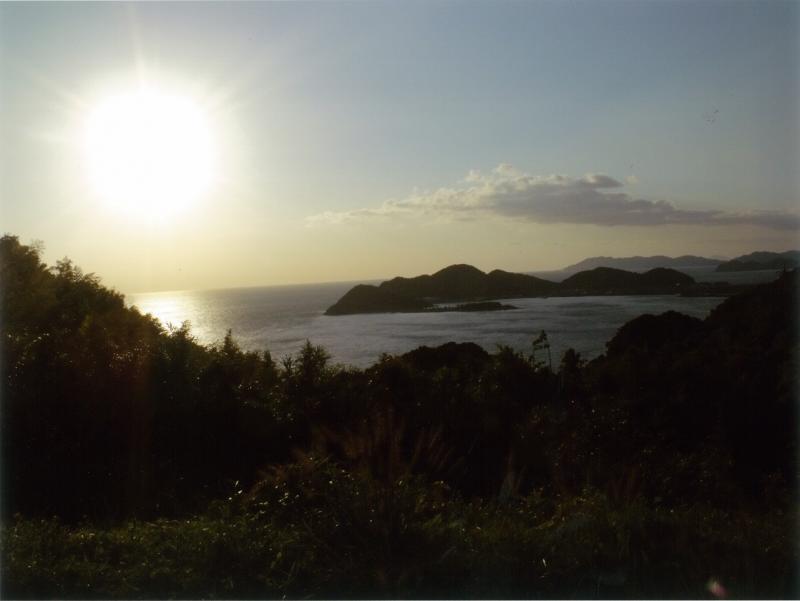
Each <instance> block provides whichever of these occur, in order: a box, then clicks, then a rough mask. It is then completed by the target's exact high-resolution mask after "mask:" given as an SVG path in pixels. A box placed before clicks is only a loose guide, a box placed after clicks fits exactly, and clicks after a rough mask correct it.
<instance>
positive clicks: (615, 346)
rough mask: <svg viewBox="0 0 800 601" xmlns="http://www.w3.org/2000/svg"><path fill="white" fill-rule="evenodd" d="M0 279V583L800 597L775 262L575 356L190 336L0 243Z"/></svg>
mask: <svg viewBox="0 0 800 601" xmlns="http://www.w3.org/2000/svg"><path fill="white" fill-rule="evenodd" d="M475 271H477V270H475ZM471 273H472V275H473V276H475V277H474V281H475V282H485V283H486V285H487V286H489V285H494V284H490V282H493V281H503V282H506V283H508V284H509V285H513V286H514V287H516V289H517V290H518V291H519V293H520V294H523V293H524V294H527V293H528V291H529V290H532V289H536V290H541V291H543V292H544V291H545V290H547V289H548V287H549V286H553V284H552V283H549V282H546V283H541V282H544V281H543V280H542V281H538V280H536V279H535V278H534V279H533V280H529V279H527V276H520V275H519V274H502V273H501V274H500V275H499V276H498V275H495V276H492V273H495V272H492V273H490V274H484V276H485V277H480V276H479V275H478V274H475V273H474V272H471ZM0 277H1V278H2V286H1V287H0V310H1V311H2V321H1V322H0V323H1V326H2V390H1V392H2V397H0V399H1V402H2V407H1V408H2V413H1V414H0V435H1V436H0V444H2V473H1V474H0V475H1V476H2V508H1V510H2V529H1V530H0V536H1V540H2V550H1V553H2V557H1V559H2V562H1V563H0V566H1V567H0V570H1V572H2V580H1V584H2V593H3V596H4V597H6V598H61V599H68V598H76V599H77V598H80V599H88V598H100V599H112V598H114V599H116V598H235V599H243V598H320V597H321V598H385V597H400V598H423V597H425V598H598V597H612V598H667V597H668V598H674V597H682V598H708V597H709V596H710V595H711V594H714V595H716V596H721V595H722V594H724V595H729V596H731V597H743V598H759V597H768V598H784V597H785V598H793V597H796V596H797V595H798V592H800V591H798V580H797V565H798V564H797V560H798V552H797V545H796V540H795V537H796V532H797V531H796V528H795V527H796V525H797V520H796V518H797V501H798V499H797V484H798V482H797V468H798V465H797V428H796V425H797V400H798V399H797V392H798V384H800V382H798V354H797V350H798V319H797V315H798V302H797V301H798V287H799V286H800V276H799V275H798V273H797V272H795V271H792V272H787V273H784V274H783V275H782V276H781V277H780V278H779V279H778V280H776V281H775V282H772V283H769V284H764V285H759V286H754V287H752V288H749V289H747V290H745V291H744V292H742V293H740V294H737V295H734V296H731V297H730V298H728V299H726V300H724V301H723V302H722V303H721V304H720V305H719V306H718V307H717V308H716V309H715V310H713V311H712V312H711V314H710V315H709V316H708V317H707V318H706V319H705V320H699V319H694V318H691V317H687V316H685V315H681V314H678V313H675V312H668V313H665V314H662V315H643V316H641V317H639V318H636V319H634V320H632V321H630V322H628V323H627V324H625V325H624V326H623V327H621V328H620V329H619V331H618V332H617V334H616V335H615V336H614V337H613V338H612V339H611V340H609V341H608V343H607V346H606V352H605V353H604V354H603V355H602V356H600V357H598V358H596V359H594V360H592V361H589V362H587V361H585V360H584V359H583V358H582V357H581V356H580V355H579V354H578V353H576V352H575V351H572V350H570V351H567V352H566V353H565V354H564V355H563V356H562V357H550V355H549V350H550V349H549V345H548V339H547V335H546V333H542V334H541V335H540V336H538V337H537V338H536V339H535V340H532V341H531V348H530V351H529V352H528V353H520V352H515V351H514V350H512V349H510V348H508V347H500V348H498V349H497V350H496V351H494V352H491V353H490V352H487V351H486V350H484V349H483V348H481V347H479V346H477V345H475V344H469V343H466V344H455V343H450V344H446V345H443V346H440V347H436V348H428V347H421V348H418V349H416V350H414V351H411V352H409V353H406V354H403V355H398V356H391V355H384V356H383V357H381V359H380V360H379V361H377V362H376V363H375V364H374V365H372V366H370V367H368V368H366V369H356V368H353V367H348V366H341V365H333V364H331V362H330V360H329V358H328V355H327V353H326V352H325V350H324V349H322V348H320V347H317V346H314V345H312V344H311V343H307V344H306V346H305V347H304V348H303V349H302V351H300V352H299V353H298V354H296V355H295V356H291V357H284V358H281V359H279V360H276V359H275V358H273V357H272V356H271V355H270V353H269V352H268V351H266V350H264V351H262V352H246V351H243V350H242V349H241V348H240V347H239V346H238V345H237V343H236V341H235V339H234V337H233V336H232V335H231V334H229V335H228V336H226V337H225V339H224V340H222V341H220V342H219V343H218V344H215V345H211V346H203V345H200V344H198V343H197V342H196V341H195V340H194V338H193V336H192V333H191V330H190V328H189V327H188V325H184V326H183V327H179V328H168V329H165V328H164V327H163V326H162V325H161V324H159V323H158V322H157V321H156V320H155V319H154V318H153V317H151V316H149V315H142V314H140V313H139V312H138V311H137V310H136V309H135V308H127V307H126V306H125V303H124V299H123V297H122V295H120V294H119V293H117V292H115V291H113V290H109V289H108V288H106V287H104V286H103V285H102V284H101V283H100V281H99V279H98V278H97V277H95V276H93V275H86V274H83V273H82V272H81V270H80V269H79V268H78V267H76V266H75V265H74V264H73V263H71V262H69V261H68V260H64V261H60V262H58V263H57V264H56V265H55V266H53V267H48V266H46V265H45V264H43V263H42V261H41V259H40V256H39V252H38V250H37V249H36V248H33V247H30V246H25V245H23V244H20V242H19V241H18V239H17V238H15V237H13V236H4V237H3V238H2V239H0ZM426 277H430V276H426ZM609 277H611V276H609ZM613 277H617V276H616V275H614V276H613ZM620 277H621V276H620ZM625 277H627V276H625ZM457 279H458V281H465V280H462V279H460V278H457ZM392 281H393V282H395V281H394V280H392ZM614 282H616V280H614ZM417 283H419V284H421V285H423V286H429V285H430V286H432V285H435V281H434V284H431V283H428V281H427V280H424V279H423V280H421V281H418V282H417ZM406 285H407V284H406V283H404V282H402V281H401V282H395V283H394V284H392V285H390V286H386V287H385V288H384V287H383V286H382V287H381V288H378V290H381V289H383V290H384V291H385V292H387V293H388V292H390V293H396V292H397V291H398V290H402V289H404V288H403V286H406ZM412 285H416V284H412ZM482 285H483V284H482ZM570 285H571V286H575V287H579V286H582V285H585V283H584V282H581V281H580V280H578V281H573V283H572V284H570ZM614 285H618V284H617V283H614ZM426 290H427V289H426ZM506 290H507V289H506ZM473 291H474V290H473V289H472V288H470V287H469V286H467V287H465V288H464V289H463V290H459V291H458V295H464V294H465V293H472V292H473Z"/></svg>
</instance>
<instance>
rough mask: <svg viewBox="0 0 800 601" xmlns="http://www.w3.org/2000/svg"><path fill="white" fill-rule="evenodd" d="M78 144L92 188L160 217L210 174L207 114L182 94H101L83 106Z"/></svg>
mask: <svg viewBox="0 0 800 601" xmlns="http://www.w3.org/2000/svg"><path fill="white" fill-rule="evenodd" d="M84 149H85V158H86V165H87V172H88V178H89V182H90V184H91V187H92V189H93V190H94V192H95V193H96V194H97V195H98V196H99V197H100V198H102V200H103V201H104V202H106V203H108V204H110V205H111V206H113V207H115V208H117V209H119V210H121V211H123V212H124V213H126V214H127V215H128V216H130V217H134V218H138V219H144V220H150V221H163V220H164V219H166V218H169V217H172V216H174V215H176V214H178V213H181V212H183V211H185V210H187V209H188V208H189V207H191V206H192V205H193V204H194V203H196V202H197V201H198V200H200V199H201V198H202V197H203V196H204V195H205V194H207V193H208V192H209V191H210V189H211V187H212V185H213V183H214V180H215V152H214V150H215V149H214V144H213V140H212V136H211V130H210V127H209V124H208V119H207V118H206V115H205V113H204V111H203V110H202V108H201V107H200V105H198V103H196V102H194V101H192V99H190V98H188V97H183V96H180V95H175V94H171V93H168V92H165V91H162V90H159V89H154V88H145V87H143V88H137V89H134V90H132V91H128V92H123V93H119V94H116V95H111V96H108V97H106V98H104V99H102V100H101V101H99V102H97V103H96V104H95V105H94V106H93V107H92V108H91V110H90V111H89V112H88V115H87V118H86V123H85V131H84Z"/></svg>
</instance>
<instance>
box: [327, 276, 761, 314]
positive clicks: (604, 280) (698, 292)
mask: <svg viewBox="0 0 800 601" xmlns="http://www.w3.org/2000/svg"><path fill="white" fill-rule="evenodd" d="M746 287H747V286H746V285H732V284H728V283H727V282H715V283H698V282H696V281H695V280H694V278H692V277H691V276H689V275H687V274H685V273H682V272H680V271H677V270H675V269H670V268H664V267H657V268H655V269H651V270H649V271H646V272H644V273H636V272H631V271H625V270H622V269H614V268H611V267H595V268H594V269H590V270H587V271H581V272H578V273H575V274H573V275H571V276H569V277H567V278H566V279H564V280H563V281H561V282H555V281H551V280H546V279H543V278H539V277H536V276H532V275H526V274H521V273H510V272H506V271H502V270H499V269H496V270H494V271H491V272H489V273H484V272H483V271H481V270H479V269H477V268H476V267H473V266H472V265H465V264H459V265H451V266H449V267H445V268H444V269H441V270H440V271H437V272H436V273H434V274H432V275H420V276H416V277H413V278H402V277H395V278H392V279H390V280H387V281H385V282H382V283H381V284H379V285H377V286H374V285H367V284H359V285H357V286H354V287H353V288H351V289H350V290H349V291H348V292H347V293H345V294H344V296H342V297H341V298H340V299H339V300H338V301H337V302H336V303H334V304H333V305H331V306H330V307H328V309H327V311H326V312H325V314H326V315H354V314H362V313H415V312H428V311H495V310H502V309H505V308H510V307H509V306H503V305H500V304H499V303H496V302H495V303H492V302H488V301H492V300H496V299H510V298H536V297H551V296H563V297H569V296H626V295H645V294H681V295H685V296H729V295H731V294H733V293H735V292H739V291H741V290H742V289H744V288H746ZM442 303H466V304H458V305H455V306H453V307H444V308H443V307H439V308H437V304H442Z"/></svg>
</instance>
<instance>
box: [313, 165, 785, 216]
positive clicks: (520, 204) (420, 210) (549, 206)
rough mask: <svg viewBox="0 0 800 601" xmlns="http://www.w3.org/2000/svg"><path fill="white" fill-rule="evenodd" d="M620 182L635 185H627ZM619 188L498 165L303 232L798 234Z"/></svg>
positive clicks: (604, 178) (606, 181) (597, 179)
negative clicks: (549, 226)
mask: <svg viewBox="0 0 800 601" xmlns="http://www.w3.org/2000/svg"><path fill="white" fill-rule="evenodd" d="M627 179H628V183H629V184H632V183H635V182H634V180H632V179H630V178H627ZM623 187H624V184H623V183H622V182H620V181H618V180H616V179H614V178H613V177H610V176H608V175H604V174H602V173H588V174H586V175H584V176H583V177H579V178H574V177H568V176H565V175H544V176H542V175H529V174H527V173H524V172H521V171H519V170H517V169H516V168H514V167H513V166H512V165H509V164H506V163H503V164H501V165H498V166H497V167H495V168H494V169H493V170H492V171H491V172H490V173H487V174H484V173H481V172H480V171H476V170H471V171H470V172H469V173H468V174H467V176H466V177H465V178H464V180H463V181H462V182H460V183H459V184H457V185H455V186H453V187H445V188H438V189H436V190H432V191H425V192H419V191H415V192H413V193H412V194H410V195H409V196H407V197H406V198H402V199H399V200H389V201H386V202H384V203H383V204H381V205H379V206H377V207H375V208H364V209H358V210H355V211H348V212H326V213H322V214H320V215H314V216H312V217H309V218H308V220H307V223H309V224H310V225H313V224H321V223H332V224H339V223H346V222H353V221H361V220H365V219H381V218H383V219H386V218H392V219H394V218H397V217H403V216H415V215H422V216H428V217H430V216H439V217H448V218H460V219H472V218H478V217H485V216H499V217H506V218H511V219H517V220H526V221H531V222H536V223H575V224H594V225H605V226H625V225H629V226H630V225H636V226H657V225H670V224H690V225H708V226H710V225H735V224H747V225H756V226H761V227H765V228H770V229H777V230H795V229H798V228H800V216H799V215H798V214H797V213H794V212H789V211H744V212H727V211H720V210H692V209H681V208H677V207H675V206H674V205H673V204H672V203H670V202H668V201H665V200H648V199H644V198H635V197H632V196H631V195H630V194H628V193H627V192H624V191H623V190H622V188H623Z"/></svg>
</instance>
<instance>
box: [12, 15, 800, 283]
mask: <svg viewBox="0 0 800 601" xmlns="http://www.w3.org/2000/svg"><path fill="white" fill-rule="evenodd" d="M799 33H800V5H798V3H796V2H769V1H767V2H744V1H736V0H731V1H725V2H714V1H700V0H694V1H691V2H680V1H677V0H673V1H668V2H667V1H663V2H662V1H648V2H645V1H637V2H633V1H604V0H600V1H598V2H575V1H568V0H563V1H559V2H444V1H442V2H403V3H384V2H337V1H331V2H296V3H294V2H293V3H287V2H249V3H191V2H173V3H133V4H128V3H68V2H58V3H44V2H36V3H27V2H23V3H8V2H7V3H0V135H1V136H2V140H3V144H2V145H0V223H1V224H2V230H3V232H5V233H10V234H14V235H17V236H19V237H20V239H21V241H23V242H30V241H33V240H40V241H42V242H43V243H44V248H45V250H44V258H45V260H46V261H47V262H49V263H51V262H54V261H55V260H57V259H59V258H62V257H64V256H68V257H70V258H71V259H73V260H74V261H75V262H76V263H77V264H78V265H80V266H81V267H83V268H84V270H85V271H88V272H95V273H97V274H98V275H99V276H100V277H101V278H102V281H103V282H104V283H106V284H108V285H110V286H113V287H115V288H116V289H118V290H120V291H122V292H141V291H150V290H179V289H197V288H225V287H236V286H257V285H278V284H290V283H304V282H321V281H353V280H367V279H379V278H385V277H391V276H395V275H406V276H411V275H417V274H420V273H431V272H433V271H436V270H438V269H440V268H442V267H444V266H446V265H449V264H452V263H470V264H473V265H475V266H477V267H479V268H481V269H484V270H491V269H494V268H501V269H506V270H512V271H533V270H547V269H558V268H560V267H563V266H566V265H568V264H571V263H574V262H576V261H578V260H581V259H583V258H585V257H588V256H596V255H609V256H630V255H652V254H666V255H672V256H676V255H682V254H698V255H703V256H718V257H733V256H737V255H739V254H744V253H748V252H751V251H754V250H776V251H782V250H787V249H791V248H797V247H800V242H798V231H799V229H798V228H800V216H799V215H800V213H798V200H800V175H799V173H798V164H800V161H799V160H798V159H800V154H799V153H798V142H799V141H800V118H799V117H800V115H798V91H799V87H800V82H799V81H798V73H799V72H798V56H799V53H798V50H799V48H798V34H799ZM142 89H147V90H149V92H148V94H151V96H152V97H153V98H171V99H177V100H175V101H174V102H172V101H170V102H172V105H170V106H172V107H173V108H172V109H170V110H172V112H168V113H164V112H163V111H162V112H161V113H159V114H160V115H161V117H160V119H161V120H160V121H159V120H158V119H156V120H155V121H153V123H155V126H153V127H150V129H146V128H144V129H142V128H140V127H139V125H132V126H130V127H128V129H127V130H124V127H123V126H119V127H123V130H124V131H125V132H127V134H126V135H128V136H129V137H128V138H124V140H130V139H134V140H136V143H135V144H131V143H128V142H126V146H125V147H124V148H121V147H120V145H119V142H114V140H118V139H119V136H117V138H115V137H114V135H117V134H118V133H119V131H122V130H119V127H118V129H113V128H112V129H109V128H108V126H98V127H99V130H98V131H99V132H100V133H99V134H97V135H98V136H99V137H100V139H101V140H102V141H104V142H103V143H96V142H87V140H95V138H96V137H97V136H95V138H93V137H92V135H94V134H89V133H87V132H88V131H95V130H97V128H95V130H92V129H91V127H93V126H91V125H89V124H92V123H96V122H98V117H97V115H98V114H103V113H102V110H105V109H104V108H103V107H105V108H106V109H107V108H108V107H109V106H112V107H114V108H115V109H119V107H120V106H128V105H126V104H124V103H121V102H117V103H116V104H113V103H112V101H111V100H109V99H114V98H142V97H143V96H141V93H140V95H139V96H136V95H135V94H136V93H138V92H135V91H136V90H142ZM132 94H133V95H132ZM148 98H150V96H148ZM137 102H139V101H137ZM142 102H144V101H142ZM154 102H156V104H157V103H158V102H161V101H159V100H156V101H154ZM157 105H158V106H159V107H162V108H163V106H164V103H163V102H161V104H157ZM137 106H139V105H137ZM148 106H149V105H148ZM120 111H121V112H120ZM112 112H113V111H112ZM195 112H196V113H197V115H198V119H201V120H202V128H203V129H202V135H201V134H200V133H198V132H199V130H196V127H195V125H193V124H194V121H192V120H191V119H190V118H189V117H187V115H193V114H194V113H195ZM114 114H115V115H116V116H117V117H118V118H121V119H122V120H123V121H128V122H129V125H130V123H134V124H139V123H140V121H137V119H138V118H139V117H136V118H133V117H134V115H131V118H130V119H128V118H127V117H128V115H129V113H126V112H125V110H124V109H119V110H118V111H117V113H114ZM164 114H167V115H168V116H167V117H166V118H164V117H163V115H164ZM136 115H140V114H139V113H137V114H136ZM147 115H150V113H147ZM101 121H102V120H101ZM103 123H105V122H103ZM148 123H149V122H148ZM150 125H152V123H151V124H150ZM104 127H105V129H103V128H104ZM115 127H117V126H115ZM148 127H149V126H148ZM140 129H141V131H147V132H151V130H152V131H153V132H154V133H152V135H151V133H148V134H147V136H145V135H144V134H142V136H140V137H136V136H137V135H139V133H140ZM175 132H178V133H177V134H176V133H175ZM95 133H97V132H96V131H95ZM112 134H113V135H112ZM130 136H133V138H131V137H130ZM148 136H149V137H148ZM170 136H173V137H172V138H170ZM175 136H178V137H177V139H176V138H175ZM140 138H141V139H143V140H145V141H144V142H141V144H140V143H139V140H140ZM108 140H111V142H109V141H108ZM92 144H94V146H92ZM104 144H105V145H104ZM87 148H88V149H90V150H87ZM131 148H134V150H136V152H139V154H136V155H134V154H131V153H132V152H133V151H132V150H131ZM203 153H205V154H203ZM199 155H202V157H204V158H203V160H202V161H201V160H200V159H198V158H197V156H199ZM119 157H122V158H119ZM115 160H116V161H117V162H116V163H115V162H114V161H115ZM120 161H122V163H120ZM136 161H144V162H143V163H142V164H144V165H149V167H148V168H151V169H156V171H155V172H154V173H156V175H155V176H152V177H150V176H148V178H146V179H147V182H146V183H145V184H141V182H138V181H134V180H135V176H131V175H130V174H127V175H126V173H125V172H124V168H125V164H127V163H128V162H136ZM137 164H139V163H137ZM140 173H143V172H141V171H136V172H134V174H140ZM148 173H150V172H148ZM132 178H134V179H132ZM140 184H141V185H140Z"/></svg>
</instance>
